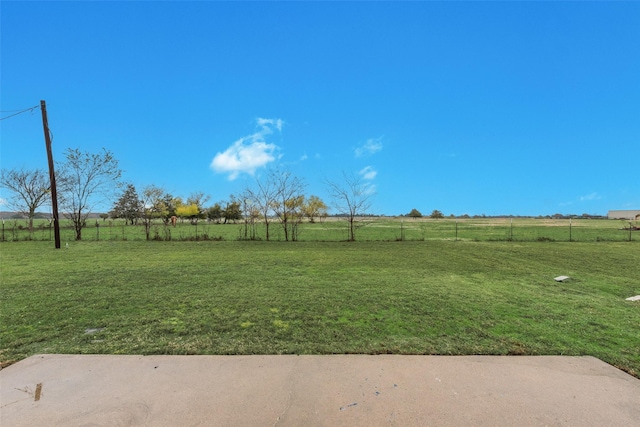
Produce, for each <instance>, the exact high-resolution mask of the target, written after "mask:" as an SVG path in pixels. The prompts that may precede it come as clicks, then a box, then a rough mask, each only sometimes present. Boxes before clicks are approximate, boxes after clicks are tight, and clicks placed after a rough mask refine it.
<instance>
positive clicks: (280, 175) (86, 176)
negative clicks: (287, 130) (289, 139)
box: [0, 149, 374, 241]
mask: <svg viewBox="0 0 640 427" xmlns="http://www.w3.org/2000/svg"><path fill="white" fill-rule="evenodd" d="M55 169H56V172H55V173H56V182H57V194H58V206H59V207H60V211H61V213H62V214H63V215H64V216H65V217H67V218H68V219H69V220H70V221H71V223H72V224H73V228H74V231H75V237H76V240H81V239H82V230H83V228H84V227H85V226H86V223H87V218H88V217H89V215H90V214H91V213H93V212H94V208H95V206H96V205H98V204H100V203H103V202H104V200H115V202H114V204H113V207H112V209H111V211H110V212H109V215H110V216H111V217H112V218H122V219H125V220H126V221H127V223H130V224H142V225H143V226H144V227H145V232H146V236H147V239H150V231H151V224H152V223H153V222H154V221H158V220H161V221H163V222H164V223H165V224H168V223H169V222H170V221H171V219H172V218H174V217H175V218H181V219H182V220H188V221H190V222H192V223H197V221H199V220H202V219H207V220H210V221H215V222H218V223H220V222H223V223H228V222H234V223H237V222H238V221H242V224H243V237H244V238H245V239H258V238H262V237H261V236H258V235H257V229H258V228H257V224H264V230H265V231H264V233H265V234H264V238H265V239H266V240H269V239H270V226H271V225H272V224H273V223H275V224H277V225H279V226H280V227H282V230H283V232H284V238H285V240H286V241H295V240H297V239H298V233H299V225H300V224H301V223H302V221H303V220H305V219H306V220H307V221H310V222H315V221H316V220H317V219H322V218H324V217H326V216H327V215H328V211H329V206H328V205H327V204H326V203H325V202H324V201H323V200H322V199H321V198H320V197H318V196H315V195H306V194H305V191H306V183H305V181H304V179H303V178H301V177H298V176H296V175H294V174H293V173H292V172H290V171H288V170H282V169H278V168H275V169H270V170H267V173H266V174H264V176H263V177H262V178H256V179H255V182H254V183H253V185H250V186H247V187H246V188H245V189H244V190H242V191H241V192H240V194H235V195H231V196H230V197H229V199H228V200H224V201H220V202H216V203H214V204H212V205H207V203H208V202H209V200H210V197H209V196H208V195H206V194H205V193H202V192H197V193H192V194H191V195H190V196H189V197H187V198H186V199H183V198H181V197H175V196H173V195H172V194H170V193H169V192H167V191H166V190H165V189H163V188H161V187H158V186H155V185H147V186H145V187H143V188H142V189H141V190H140V191H138V189H137V188H136V187H135V186H134V184H132V183H125V182H123V181H122V171H121V170H120V168H119V165H118V160H117V159H116V158H115V157H114V155H113V153H111V152H110V151H108V150H106V149H103V150H102V151H101V152H99V153H90V152H83V151H81V150H79V149H67V150H66V151H65V152H64V160H63V161H61V162H59V163H56V166H55ZM324 184H325V185H326V187H327V189H328V191H329V195H330V197H331V207H332V208H333V209H334V210H335V213H336V215H337V216H340V217H342V218H344V219H345V220H346V221H347V223H348V231H349V237H348V239H349V240H352V241H355V240H356V230H357V229H358V228H359V227H360V226H361V225H362V223H361V221H360V219H361V218H362V217H363V216H366V215H367V214H368V210H369V209H370V206H371V200H372V197H373V196H374V192H373V191H372V189H371V187H370V186H369V185H368V184H367V183H366V182H364V181H363V180H361V179H360V177H359V176H357V175H354V174H347V173H343V174H342V177H341V178H340V179H339V180H337V181H329V180H327V181H325V182H324ZM0 186H2V187H4V188H6V189H8V190H9V191H10V193H11V196H12V197H10V198H9V199H8V200H7V204H8V205H9V206H10V207H11V208H13V209H14V210H16V211H18V212H20V213H22V214H23V215H25V216H27V218H28V227H29V231H30V232H32V231H33V218H34V216H35V213H36V211H37V209H38V208H39V207H41V206H43V205H46V204H48V203H51V186H50V182H49V175H48V174H47V173H45V172H44V171H43V170H41V169H33V170H29V169H24V168H22V169H2V170H1V172H0Z"/></svg>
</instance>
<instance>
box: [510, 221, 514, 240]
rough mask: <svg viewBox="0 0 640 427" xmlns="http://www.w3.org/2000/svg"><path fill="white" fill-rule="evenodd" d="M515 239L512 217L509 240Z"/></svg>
mask: <svg viewBox="0 0 640 427" xmlns="http://www.w3.org/2000/svg"><path fill="white" fill-rule="evenodd" d="M511 240H513V218H511V225H510V226H509V241H511Z"/></svg>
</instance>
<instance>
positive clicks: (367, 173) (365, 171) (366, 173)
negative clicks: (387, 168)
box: [358, 166, 378, 180]
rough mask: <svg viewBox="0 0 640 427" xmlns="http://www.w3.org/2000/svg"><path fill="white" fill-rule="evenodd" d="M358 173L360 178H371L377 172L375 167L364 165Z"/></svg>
mask: <svg viewBox="0 0 640 427" xmlns="http://www.w3.org/2000/svg"><path fill="white" fill-rule="evenodd" d="M358 173H359V174H360V176H361V177H362V178H364V179H367V180H372V179H374V178H375V177H376V175H378V172H377V171H376V170H375V169H373V167H371V166H366V167H364V168H362V169H361V170H360V172H358Z"/></svg>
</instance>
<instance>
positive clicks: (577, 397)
mask: <svg viewBox="0 0 640 427" xmlns="http://www.w3.org/2000/svg"><path fill="white" fill-rule="evenodd" d="M0 425H2V427H9V426H34V425H46V426H378V425H398V426H515V425H517V426H639V425H640V380H638V379H637V378H634V377H632V376H630V375H628V374H626V373H624V372H622V371H620V370H618V369H616V368H614V367H612V366H610V365H608V364H606V363H604V362H602V361H600V360H598V359H596V358H593V357H561V356H537V357H532V356H513V357H508V356H399V355H380V356H372V355H334V356H101V355H89V356H87V355H82V356H79V355H37V356H33V357H30V358H28V359H25V360H23V361H21V362H19V363H16V364H14V365H12V366H9V367H8V368H5V369H3V370H2V371H0Z"/></svg>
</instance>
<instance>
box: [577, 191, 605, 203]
mask: <svg viewBox="0 0 640 427" xmlns="http://www.w3.org/2000/svg"><path fill="white" fill-rule="evenodd" d="M600 199H602V196H600V195H599V194H598V193H595V192H594V193H590V194H587V195H586V196H580V201H581V202H585V201H589V200H600Z"/></svg>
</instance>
